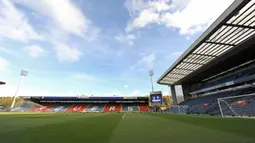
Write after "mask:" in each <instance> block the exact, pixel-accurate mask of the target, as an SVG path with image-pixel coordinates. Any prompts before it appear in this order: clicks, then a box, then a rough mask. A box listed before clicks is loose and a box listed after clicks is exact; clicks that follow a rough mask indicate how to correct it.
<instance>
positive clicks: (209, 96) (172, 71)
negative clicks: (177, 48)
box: [157, 0, 255, 116]
mask: <svg viewBox="0 0 255 143" xmlns="http://www.w3.org/2000/svg"><path fill="white" fill-rule="evenodd" d="M254 9H255V1H254V0H236V1H235V2H234V3H233V4H232V5H231V6H230V7H229V8H228V9H227V10H226V11H225V12H224V13H223V14H222V15H221V16H220V17H219V18H218V19H217V20H216V21H215V22H214V23H212V25H211V26H210V27H209V28H208V29H207V30H206V31H205V32H204V33H203V34H202V35H201V36H200V37H199V38H198V39H197V40H196V41H195V42H194V43H193V44H192V45H191V46H190V47H189V48H188V49H187V50H186V51H185V52H184V53H183V55H182V56H180V57H179V59H178V60H177V61H176V62H175V63H174V64H173V65H172V66H171V67H169V69H168V70H167V71H166V72H165V73H164V74H163V75H162V76H161V77H160V78H159V79H158V81H157V82H158V83H159V84H163V85H168V86H169V88H170V90H171V93H172V99H173V104H174V106H173V107H170V108H169V109H168V111H169V112H171V113H175V112H178V113H180V109H181V107H182V108H183V109H184V110H183V111H184V112H186V113H187V114H210V115H221V116H255V55H254V54H252V53H255V49H254V46H255V29H254V26H255V19H254V15H255V11H254ZM175 85H182V88H183V94H184V99H185V101H183V102H181V103H179V104H178V105H177V99H176V93H175V88H174V86H175ZM184 107H185V108H184Z"/></svg>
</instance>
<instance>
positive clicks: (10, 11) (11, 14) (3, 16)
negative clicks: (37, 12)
mask: <svg viewBox="0 0 255 143" xmlns="http://www.w3.org/2000/svg"><path fill="white" fill-rule="evenodd" d="M0 25H1V26H0V36H2V37H6V38H9V39H12V40H17V41H22V42H27V41H29V40H42V39H43V38H42V37H41V36H40V35H39V34H38V33H37V32H36V31H35V30H34V29H33V27H32V26H31V25H30V24H29V22H28V19H27V18H26V17H25V15H24V14H23V13H22V12H21V11H19V10H18V9H17V8H16V7H15V5H14V4H13V3H12V2H11V1H10V0H1V1H0Z"/></svg>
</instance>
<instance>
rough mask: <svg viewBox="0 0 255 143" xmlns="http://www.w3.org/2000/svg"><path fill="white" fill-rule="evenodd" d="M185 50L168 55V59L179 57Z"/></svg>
mask: <svg viewBox="0 0 255 143" xmlns="http://www.w3.org/2000/svg"><path fill="white" fill-rule="evenodd" d="M182 53H183V52H173V53H171V54H169V55H168V56H166V57H165V58H166V59H171V58H178V57H180V56H181V55H182Z"/></svg>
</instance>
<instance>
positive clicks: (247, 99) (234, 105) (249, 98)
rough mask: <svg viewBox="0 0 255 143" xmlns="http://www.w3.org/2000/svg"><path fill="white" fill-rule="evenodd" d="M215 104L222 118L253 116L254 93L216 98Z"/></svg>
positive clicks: (254, 108) (254, 106)
mask: <svg viewBox="0 0 255 143" xmlns="http://www.w3.org/2000/svg"><path fill="white" fill-rule="evenodd" d="M217 102H218V106H219V111H220V115H221V117H222V118H225V117H239V118H244V117H253V116H255V93H251V94H245V95H237V96H230V97H223V98H218V99H217Z"/></svg>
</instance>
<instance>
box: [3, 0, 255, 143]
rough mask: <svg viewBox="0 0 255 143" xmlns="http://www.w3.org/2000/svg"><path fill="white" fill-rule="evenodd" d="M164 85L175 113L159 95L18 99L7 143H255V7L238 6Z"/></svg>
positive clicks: (249, 0)
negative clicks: (180, 94)
mask: <svg viewBox="0 0 255 143" xmlns="http://www.w3.org/2000/svg"><path fill="white" fill-rule="evenodd" d="M167 68H168V67H166V69H167ZM26 74H27V73H26ZM151 75H153V73H151ZM21 76H23V75H21ZM24 76H25V75H24ZM0 84H8V82H6V83H5V82H0ZM157 84H159V85H163V86H167V87H168V89H169V92H170V95H171V101H172V104H171V106H166V105H164V104H163V93H162V92H161V91H154V90H152V92H150V93H149V91H148V93H149V95H148V96H132V97H131V96H130V97H128V96H123V97H122V96H109V97H108V96H101V97H99V96H87V95H79V96H73V97H66V96H63V97H61V96H59V97H57V96H22V97H16V96H15V97H14V100H13V99H12V100H13V103H12V105H13V107H11V106H10V107H2V106H1V104H0V111H1V112H0V143H45V142H47V143H83V142H88V143H166V142H170V143H171V142H172V143H188V142H192V143H216V142H217V143H254V142H255V134H254V132H255V120H254V119H255V0H235V1H234V2H233V3H232V4H231V5H230V6H229V7H228V8H227V9H226V10H225V11H224V12H223V13H222V14H221V15H220V16H219V17H218V18H217V19H216V20H215V21H214V22H213V23H212V24H211V25H210V26H209V27H208V28H207V29H206V30H205V31H204V32H203V33H202V35H201V36H199V37H198V38H197V39H196V40H195V42H194V43H193V44H191V45H190V47H187V50H186V51H185V52H184V53H183V54H182V55H181V56H180V57H179V58H178V59H177V60H176V61H175V62H174V63H173V64H172V65H169V68H168V69H167V70H166V71H165V72H164V73H162V75H161V76H160V77H159V79H158V80H157ZM177 85H181V86H182V91H183V97H184V101H182V102H178V99H177V94H176V88H175V86H177ZM4 86H5V85H1V88H4ZM152 88H153V84H152ZM16 98H17V99H16ZM17 100H19V101H18V102H17ZM15 102H16V103H15Z"/></svg>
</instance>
